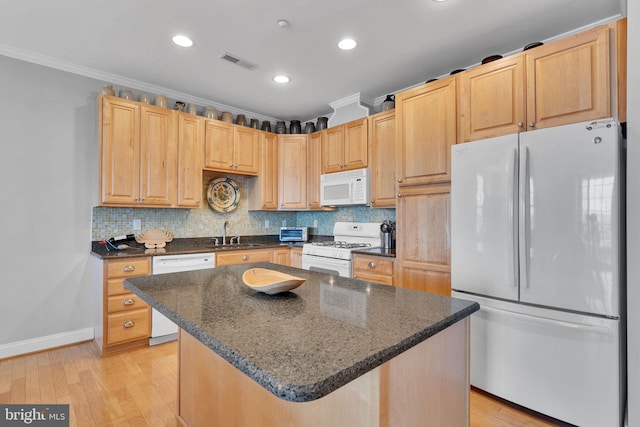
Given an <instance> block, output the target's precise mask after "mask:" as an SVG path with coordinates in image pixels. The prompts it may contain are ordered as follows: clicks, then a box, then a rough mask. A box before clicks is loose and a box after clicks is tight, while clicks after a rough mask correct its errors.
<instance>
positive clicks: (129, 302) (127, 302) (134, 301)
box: [122, 298, 136, 305]
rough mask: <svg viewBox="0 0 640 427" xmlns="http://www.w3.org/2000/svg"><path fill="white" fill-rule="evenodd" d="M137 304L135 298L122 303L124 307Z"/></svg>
mask: <svg viewBox="0 0 640 427" xmlns="http://www.w3.org/2000/svg"><path fill="white" fill-rule="evenodd" d="M135 303H136V300H134V299H133V298H127V299H126V300H124V301H122V304H124V305H133V304H135Z"/></svg>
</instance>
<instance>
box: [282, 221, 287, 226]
mask: <svg viewBox="0 0 640 427" xmlns="http://www.w3.org/2000/svg"><path fill="white" fill-rule="evenodd" d="M282 226H283V227H286V226H287V220H286V219H283V220H282Z"/></svg>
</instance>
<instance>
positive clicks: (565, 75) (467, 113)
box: [458, 26, 611, 142]
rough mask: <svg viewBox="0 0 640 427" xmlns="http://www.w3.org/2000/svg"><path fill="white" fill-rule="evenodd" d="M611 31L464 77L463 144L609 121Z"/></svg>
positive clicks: (461, 104)
mask: <svg viewBox="0 0 640 427" xmlns="http://www.w3.org/2000/svg"><path fill="white" fill-rule="evenodd" d="M610 31H611V30H610V28H609V27H608V26H601V27H598V28H594V29H592V30H589V31H585V32H582V33H580V34H576V35H573V36H570V37H566V38H564V39H561V40H558V41H555V42H552V43H549V44H546V45H543V46H539V47H536V48H533V49H530V50H527V51H525V52H523V53H520V54H516V55H513V56H510V57H507V58H503V59H500V60H497V61H494V62H490V63H488V64H485V65H481V66H479V67H476V68H473V69H471V70H467V71H465V72H463V73H460V74H459V75H458V81H459V89H458V90H459V94H458V95H459V96H458V100H459V109H460V140H461V141H462V142H466V141H472V140H476V139H482V138H488V137H493V136H499V135H505V134H509V133H517V132H522V131H526V130H533V129H539V128H545V127H551V126H559V125H564V124H570V123H577V122H581V121H587V120H595V119H600V118H605V117H608V116H609V115H610V114H611V108H610V92H611V90H610V48H609V32H610Z"/></svg>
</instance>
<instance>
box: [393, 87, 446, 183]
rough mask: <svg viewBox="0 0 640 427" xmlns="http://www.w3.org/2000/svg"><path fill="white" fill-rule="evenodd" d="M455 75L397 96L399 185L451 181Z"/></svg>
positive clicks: (397, 167) (397, 166) (397, 168)
mask: <svg viewBox="0 0 640 427" xmlns="http://www.w3.org/2000/svg"><path fill="white" fill-rule="evenodd" d="M456 128H457V111H456V78H455V76H451V77H447V78H444V79H441V80H437V81H435V82H431V83H428V84H424V85H421V86H419V87H416V88H414V89H409V90H407V91H404V92H400V93H398V94H397V95H396V155H397V158H396V174H397V179H398V183H399V186H410V185H424V184H433V183H437V182H449V181H451V165H450V157H451V153H450V152H451V146H452V145H453V144H455V143H456Z"/></svg>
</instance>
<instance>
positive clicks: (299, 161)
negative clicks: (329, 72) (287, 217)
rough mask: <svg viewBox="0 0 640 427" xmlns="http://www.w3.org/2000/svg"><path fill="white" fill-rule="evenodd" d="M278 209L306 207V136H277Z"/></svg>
mask: <svg viewBox="0 0 640 427" xmlns="http://www.w3.org/2000/svg"><path fill="white" fill-rule="evenodd" d="M278 151H279V163H278V174H279V184H278V198H279V202H280V203H279V205H280V206H279V208H280V209H298V210H299V209H306V208H307V136H306V135H279V136H278Z"/></svg>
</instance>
